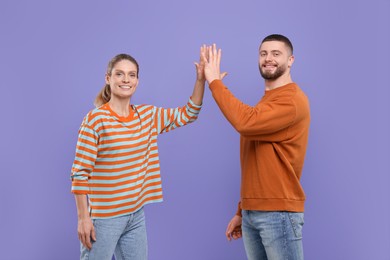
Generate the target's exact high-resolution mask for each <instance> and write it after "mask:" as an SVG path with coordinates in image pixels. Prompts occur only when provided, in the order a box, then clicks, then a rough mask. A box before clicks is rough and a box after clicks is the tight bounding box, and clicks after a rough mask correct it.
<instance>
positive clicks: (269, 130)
mask: <svg viewBox="0 0 390 260" xmlns="http://www.w3.org/2000/svg"><path fill="white" fill-rule="evenodd" d="M210 89H211V91H212V94H213V97H214V99H215V101H216V103H217V105H218V106H219V108H220V110H221V111H222V113H223V114H224V116H225V117H226V119H227V120H228V121H229V122H230V124H231V125H232V126H233V127H234V128H235V129H236V130H237V131H238V132H239V133H240V134H241V136H243V137H245V138H248V139H251V140H258V141H274V142H276V141H283V140H284V138H285V136H284V135H282V134H281V131H282V130H284V129H286V128H287V127H289V126H290V125H291V124H292V123H293V122H294V119H295V115H296V107H295V105H294V102H293V101H292V99H291V92H287V93H284V94H281V95H280V96H278V98H277V99H275V100H272V101H270V102H264V103H263V102H260V103H259V104H257V105H256V106H254V107H252V106H249V105H246V104H244V103H243V102H241V101H240V100H239V99H237V98H236V97H235V96H234V95H233V94H232V93H231V92H230V91H229V90H228V89H227V87H226V86H225V85H224V84H223V83H222V81H221V80H214V81H213V82H211V84H210Z"/></svg>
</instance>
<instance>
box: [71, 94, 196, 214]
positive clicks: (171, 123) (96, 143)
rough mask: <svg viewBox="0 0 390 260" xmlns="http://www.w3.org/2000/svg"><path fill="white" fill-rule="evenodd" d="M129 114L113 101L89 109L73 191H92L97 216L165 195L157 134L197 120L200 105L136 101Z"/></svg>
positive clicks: (129, 209)
mask: <svg viewBox="0 0 390 260" xmlns="http://www.w3.org/2000/svg"><path fill="white" fill-rule="evenodd" d="M131 108H132V109H131V111H133V113H131V114H130V115H129V117H127V118H123V117H119V116H118V115H116V114H115V113H114V112H113V111H112V110H111V109H110V106H109V105H108V104H104V105H102V106H101V107H99V108H96V109H94V110H92V111H90V112H89V113H88V114H87V115H86V117H85V118H84V120H83V123H82V125H81V127H80V130H79V137H78V141H77V147H76V156H75V160H74V163H73V166H72V174H71V179H72V192H73V193H75V194H88V198H89V207H90V211H91V217H92V218H111V217H115V216H121V215H126V214H129V213H132V212H135V211H136V210H137V209H139V208H140V207H142V206H144V205H145V204H148V203H153V202H160V201H162V199H163V196H162V187H161V176H160V162H159V157H158V148H157V135H158V134H160V133H164V132H168V131H170V130H172V129H175V128H177V127H180V126H184V125H186V124H188V123H191V122H193V121H195V120H196V119H197V117H198V114H199V112H200V108H201V106H198V105H195V104H194V103H193V102H192V100H191V99H189V101H188V103H187V104H186V106H184V107H178V108H170V109H164V108H158V107H155V106H151V105H132V106H131Z"/></svg>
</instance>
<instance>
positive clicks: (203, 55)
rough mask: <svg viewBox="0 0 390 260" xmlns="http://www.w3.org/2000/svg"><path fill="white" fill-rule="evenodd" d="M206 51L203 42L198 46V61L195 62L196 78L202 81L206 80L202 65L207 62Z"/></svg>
mask: <svg viewBox="0 0 390 260" xmlns="http://www.w3.org/2000/svg"><path fill="white" fill-rule="evenodd" d="M206 51H207V47H206V45H205V44H203V45H202V46H201V47H200V57H199V63H197V62H195V67H196V80H197V81H201V82H203V83H204V82H205V81H206V77H205V75H204V66H205V63H206V62H207V57H208V53H207V52H206Z"/></svg>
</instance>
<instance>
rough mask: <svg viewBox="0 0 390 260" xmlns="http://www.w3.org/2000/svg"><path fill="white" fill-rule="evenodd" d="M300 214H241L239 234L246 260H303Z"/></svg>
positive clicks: (248, 212)
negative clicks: (240, 233)
mask: <svg viewBox="0 0 390 260" xmlns="http://www.w3.org/2000/svg"><path fill="white" fill-rule="evenodd" d="M303 217H304V215H303V213H295V212H283V211H271V212H269V211H254V210H243V211H242V233H243V240H244V246H245V251H246V254H247V257H248V259H249V260H303V246H302V228H303V224H304V219H303Z"/></svg>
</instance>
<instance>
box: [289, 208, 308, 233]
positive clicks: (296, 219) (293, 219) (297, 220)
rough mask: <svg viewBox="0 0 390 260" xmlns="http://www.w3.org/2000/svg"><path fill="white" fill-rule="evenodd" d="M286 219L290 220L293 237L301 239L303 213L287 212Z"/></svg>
mask: <svg viewBox="0 0 390 260" xmlns="http://www.w3.org/2000/svg"><path fill="white" fill-rule="evenodd" d="M288 218H289V219H290V223H291V226H292V229H293V230H294V234H295V237H296V238H299V239H301V238H302V229H303V224H304V223H305V222H304V218H303V213H295V212H294V213H293V212H289V213H288Z"/></svg>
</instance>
